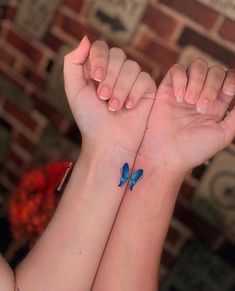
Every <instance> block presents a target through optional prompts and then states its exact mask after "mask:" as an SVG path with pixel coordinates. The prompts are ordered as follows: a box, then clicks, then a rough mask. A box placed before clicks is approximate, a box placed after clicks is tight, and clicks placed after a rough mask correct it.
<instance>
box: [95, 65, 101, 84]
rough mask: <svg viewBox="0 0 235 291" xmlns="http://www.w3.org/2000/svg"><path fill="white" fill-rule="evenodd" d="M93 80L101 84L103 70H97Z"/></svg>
mask: <svg viewBox="0 0 235 291" xmlns="http://www.w3.org/2000/svg"><path fill="white" fill-rule="evenodd" d="M94 80H95V81H97V82H101V81H102V80H103V69H102V68H97V69H96V70H95V73H94Z"/></svg>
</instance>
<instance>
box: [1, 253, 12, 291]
mask: <svg viewBox="0 0 235 291" xmlns="http://www.w3.org/2000/svg"><path fill="white" fill-rule="evenodd" d="M0 290H4V291H14V274H13V271H12V269H11V268H10V266H9V265H8V264H7V262H6V261H5V260H4V258H3V257H2V256H1V255H0Z"/></svg>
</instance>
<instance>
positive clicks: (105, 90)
mask: <svg viewBox="0 0 235 291" xmlns="http://www.w3.org/2000/svg"><path fill="white" fill-rule="evenodd" d="M99 97H100V99H102V100H107V99H109V97H110V88H109V87H108V86H106V85H103V86H101V89H100V91H99Z"/></svg>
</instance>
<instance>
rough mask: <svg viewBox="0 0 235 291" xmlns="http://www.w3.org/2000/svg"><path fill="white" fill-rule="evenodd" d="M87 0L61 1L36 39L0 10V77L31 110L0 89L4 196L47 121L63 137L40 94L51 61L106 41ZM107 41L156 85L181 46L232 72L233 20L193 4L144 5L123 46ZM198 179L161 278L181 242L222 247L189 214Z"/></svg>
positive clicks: (182, 200)
mask: <svg viewBox="0 0 235 291" xmlns="http://www.w3.org/2000/svg"><path fill="white" fill-rule="evenodd" d="M91 2H92V1H82V0H80V1H79V0H64V1H63V3H62V5H61V6H60V8H59V10H58V12H57V13H56V16H55V18H54V21H53V23H52V24H51V27H50V29H49V31H48V33H47V34H46V36H45V37H44V38H43V39H42V40H41V41H39V40H37V39H35V38H32V37H29V35H28V34H27V33H25V32H24V31H23V30H22V29H20V28H19V27H17V25H16V24H15V22H14V20H15V14H16V11H17V6H18V5H19V4H20V1H9V4H8V5H5V6H2V7H1V11H2V13H1V15H2V16H1V17H2V19H1V22H0V74H1V75H2V76H4V77H5V78H7V79H8V80H9V81H10V82H11V83H12V84H14V85H16V86H17V88H19V90H20V91H22V92H23V93H24V94H25V96H26V98H28V99H29V100H31V101H33V102H34V104H35V107H34V110H33V111H30V112H24V111H22V109H20V108H19V107H18V106H16V105H15V104H14V102H12V101H10V100H8V99H7V98H6V96H4V92H2V91H1V90H0V112H1V116H2V117H3V118H4V119H5V120H6V121H7V122H8V123H9V124H10V125H11V126H12V128H13V129H12V144H11V149H10V154H9V157H8V159H7V161H6V163H5V164H4V167H3V168H2V169H1V171H0V189H2V191H3V190H5V191H6V192H9V191H11V190H12V189H13V188H14V186H15V185H16V183H17V181H18V178H19V177H20V176H21V174H22V172H23V171H24V169H26V168H27V167H28V166H29V165H30V163H31V160H32V155H33V151H34V147H35V146H36V144H37V143H38V141H39V140H40V136H41V134H42V132H43V129H44V128H45V127H46V125H47V124H49V123H52V124H54V125H56V127H57V128H58V129H59V130H61V132H64V133H66V130H67V128H68V126H65V124H69V122H67V120H66V117H65V116H64V115H63V114H61V113H59V112H58V111H57V110H56V109H55V108H53V107H52V106H51V105H49V104H48V103H47V101H46V100H45V99H43V97H42V96H43V92H44V90H45V87H46V82H47V79H48V77H49V75H50V69H49V68H50V64H51V63H52V62H54V61H55V59H56V56H57V52H58V50H59V48H60V46H61V45H62V44H64V43H66V44H69V45H70V46H75V45H76V43H77V42H78V41H79V40H80V39H81V38H82V36H83V35H84V34H88V36H89V37H90V39H91V40H95V39H97V38H103V39H106V40H108V38H107V37H106V36H101V35H100V34H99V33H98V32H97V31H95V30H94V29H93V28H91V27H89V24H88V18H87V15H88V13H89V8H90V5H91ZM109 43H110V44H111V45H118V46H121V47H123V48H124V49H125V51H126V53H127V54H128V56H129V57H131V58H134V59H136V60H137V61H138V62H140V63H141V65H142V66H143V67H144V68H145V69H146V70H147V71H149V72H150V73H151V74H152V75H153V77H154V78H155V79H156V80H157V81H159V79H160V78H161V77H162V75H163V74H164V73H165V72H166V71H167V69H168V68H169V67H170V66H171V65H173V64H174V63H175V62H177V61H178V59H179V58H180V56H181V54H182V53H183V52H184V50H185V49H186V48H187V46H189V45H190V46H192V47H194V48H195V51H196V49H199V50H201V51H202V52H203V53H205V54H207V55H209V56H211V57H212V58H213V59H215V60H217V61H218V62H221V63H223V64H224V65H225V66H228V67H235V22H234V21H232V20H230V19H228V18H226V17H225V16H223V15H220V14H219V13H218V12H216V11H215V10H212V9H211V8H208V7H207V6H205V5H203V4H202V3H200V2H198V1H196V0H158V1H157V0H150V1H149V4H148V5H147V7H146V10H145V13H144V15H143V17H142V19H141V21H140V23H139V25H138V28H137V30H136V32H135V34H134V36H133V38H132V39H131V41H130V42H129V43H128V44H122V43H117V44H113V43H112V42H111V41H109ZM66 122H67V123H66ZM199 170H200V169H199ZM199 180H200V179H198V178H197V177H194V176H190V177H188V179H186V181H185V183H184V185H183V186H182V189H181V191H180V195H179V199H178V202H177V205H176V209H175V214H174V219H173V221H172V225H171V228H170V230H169V234H168V239H167V242H166V245H165V249H164V254H163V258H162V264H163V267H162V273H161V275H162V276H164V274H165V273H166V271H167V269H168V268H170V267H171V266H172V264H173V262H174V261H175V258H176V256H177V254H178V253H179V251H180V250H181V248H182V247H183V245H184V243H185V242H186V241H187V240H188V238H190V237H192V236H197V237H199V238H200V239H201V240H202V241H204V242H205V243H207V244H208V245H210V246H211V247H213V248H216V247H218V246H219V245H221V244H223V243H225V241H226V239H225V238H224V237H223V235H222V234H221V233H219V232H218V231H217V230H215V229H214V228H213V227H211V226H209V225H208V224H207V223H206V222H205V221H203V220H202V219H200V218H199V217H198V216H197V215H196V214H194V213H193V212H192V210H191V209H190V200H191V198H192V195H193V190H194V188H195V186H196V185H197V184H198V183H199Z"/></svg>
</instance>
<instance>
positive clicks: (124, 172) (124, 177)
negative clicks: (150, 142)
mask: <svg viewBox="0 0 235 291" xmlns="http://www.w3.org/2000/svg"><path fill="white" fill-rule="evenodd" d="M143 174H144V170H143V169H138V170H136V171H135V172H134V173H133V174H132V175H131V174H130V168H129V165H128V163H125V164H124V165H123V167H122V168H121V177H120V182H119V185H118V186H119V187H121V186H122V185H124V184H125V183H126V182H127V181H128V180H129V179H130V190H131V191H132V189H133V187H134V186H135V184H136V183H137V182H139V181H140V180H141V179H142V178H143Z"/></svg>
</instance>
